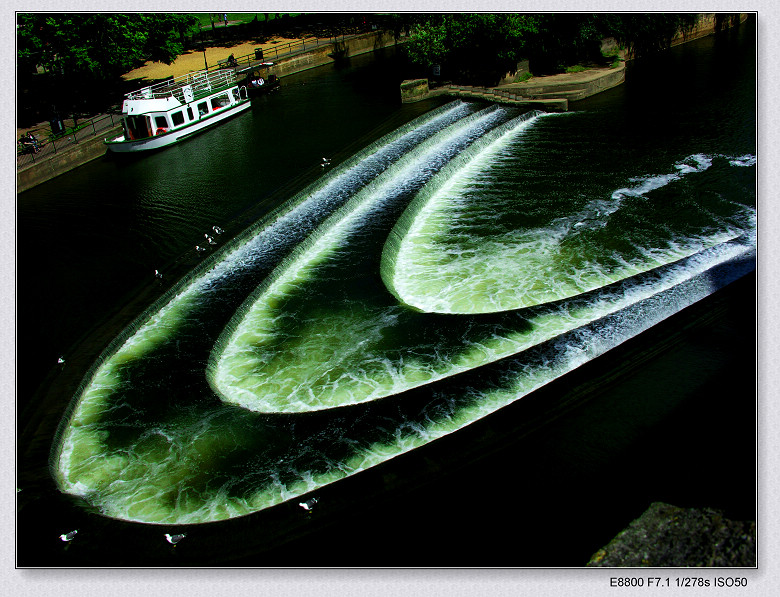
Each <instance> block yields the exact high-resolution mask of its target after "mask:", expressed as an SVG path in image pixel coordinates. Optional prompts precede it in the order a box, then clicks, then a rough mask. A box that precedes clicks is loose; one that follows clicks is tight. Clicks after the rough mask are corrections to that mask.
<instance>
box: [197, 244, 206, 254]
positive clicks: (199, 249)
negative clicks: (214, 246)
mask: <svg viewBox="0 0 780 597" xmlns="http://www.w3.org/2000/svg"><path fill="white" fill-rule="evenodd" d="M195 250H196V251H197V252H198V253H200V252H202V251H205V250H206V247H201V246H200V245H195Z"/></svg>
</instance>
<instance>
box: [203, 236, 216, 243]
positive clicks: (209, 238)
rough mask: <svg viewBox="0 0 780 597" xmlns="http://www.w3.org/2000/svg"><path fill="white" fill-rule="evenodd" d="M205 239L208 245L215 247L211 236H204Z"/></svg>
mask: <svg viewBox="0 0 780 597" xmlns="http://www.w3.org/2000/svg"><path fill="white" fill-rule="evenodd" d="M204 236H205V237H206V240H207V241H208V243H209V244H210V245H216V244H217V241H215V240H214V237H213V236H209V235H208V234H206V235H204Z"/></svg>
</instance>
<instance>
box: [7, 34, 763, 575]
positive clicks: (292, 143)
mask: <svg viewBox="0 0 780 597" xmlns="http://www.w3.org/2000/svg"><path fill="white" fill-rule="evenodd" d="M402 68H403V67H402V61H401V60H400V59H399V57H398V56H397V55H396V53H395V52H393V51H388V52H384V53H381V54H376V55H372V56H365V57H359V58H354V59H352V60H351V61H350V62H349V63H347V64H343V65H340V66H338V67H323V68H319V69H316V70H314V71H310V72H308V73H303V74H300V75H295V76H290V77H286V78H285V79H284V81H283V87H282V90H281V92H279V93H276V94H273V95H270V96H267V97H264V98H261V100H260V101H257V102H256V103H255V104H254V105H253V107H252V109H251V111H250V112H248V113H245V114H243V115H241V116H238V117H236V118H234V119H233V120H231V121H229V122H228V123H226V124H224V125H221V126H220V127H219V128H218V129H215V130H213V131H209V132H206V133H204V134H202V135H200V136H198V137H197V138H194V139H192V140H189V141H187V142H185V143H182V144H181V145H178V146H174V147H171V148H168V149H166V150H164V151H161V152H159V153H155V154H151V155H143V156H130V157H129V159H128V158H127V156H120V157H121V158H122V159H118V157H115V156H106V157H105V158H103V159H100V160H96V161H94V162H92V163H90V164H88V165H85V166H83V167H81V168H78V169H77V170H74V171H73V172H71V173H68V174H66V175H64V176H60V177H58V178H57V179H55V180H52V181H50V182H48V183H46V184H43V185H41V186H39V187H36V188H34V189H32V190H30V191H27V192H25V193H23V194H21V195H20V196H19V198H18V207H17V224H18V237H17V272H18V274H17V296H18V304H17V329H18V334H17V338H18V341H17V359H18V367H17V372H18V379H17V429H18V442H19V449H18V455H19V459H18V479H17V485H18V488H19V492H18V493H17V501H18V507H19V514H18V524H19V528H20V529H21V530H22V531H23V532H22V534H21V538H20V541H19V548H18V556H19V557H18V561H19V564H20V565H23V566H49V565H56V566H71V565H99V566H105V565H108V566H112V565H119V566H125V565H155V566H156V565H162V566H167V565H225V564H233V565H249V566H301V565H303V566H399V565H401V566H581V565H584V563H585V562H587V560H588V559H589V557H590V555H591V554H592V553H594V552H595V551H596V550H597V549H598V548H599V547H601V546H602V545H604V544H605V543H606V542H608V541H609V539H610V538H611V537H612V536H614V535H615V534H616V533H617V532H618V531H619V530H620V529H621V528H623V527H624V526H625V525H626V524H627V523H628V522H630V521H631V520H632V519H633V518H636V517H637V516H638V515H639V514H641V512H642V511H643V510H644V509H645V508H646V507H647V506H648V505H649V504H650V503H651V502H652V501H657V500H663V501H667V502H670V503H674V504H676V505H681V506H709V507H717V508H721V509H724V510H725V511H726V512H727V515H728V516H731V517H734V518H740V519H754V518H755V481H756V480H755V450H754V446H755V379H754V367H755V357H754V342H755V305H754V301H755V286H754V285H755V277H754V274H753V271H754V269H755V244H756V200H755V180H756V172H755V170H756V138H755V126H756V120H755V28H754V26H753V25H752V24H749V25H744V26H741V27H739V28H738V29H736V30H735V31H731V32H728V33H726V34H723V35H720V36H716V37H710V38H706V39H703V40H699V41H696V42H692V43H689V44H685V45H683V46H680V47H678V48H674V49H672V50H671V51H669V52H666V53H664V54H663V55H660V56H658V57H655V58H652V59H647V60H644V61H640V62H637V63H635V64H631V65H630V66H629V68H628V70H627V77H626V82H625V84H624V85H621V86H620V87H618V88H616V89H613V90H610V91H608V92H605V93H602V94H600V95H599V96H596V97H594V98H590V99H589V100H585V101H582V102H578V103H576V104H573V105H572V106H571V109H570V111H569V112H568V113H565V114H543V113H540V112H528V111H521V110H519V109H517V108H513V107H502V106H496V105H489V104H479V103H470V102H462V101H459V100H452V99H445V98H441V99H437V100H435V101H429V102H422V103H417V104H411V105H401V104H400V103H399V91H398V83H399V81H400V80H401V79H402V77H403V75H402ZM723 73H728V77H725V78H724V76H723ZM659 83H660V84H659ZM323 158H327V159H328V160H329V162H328V163H326V164H324V165H323V163H322V160H323ZM209 239H210V240H209ZM155 270H158V271H160V272H162V275H163V277H162V279H159V278H157V277H155ZM58 358H62V359H63V360H64V363H58V362H57V360H58ZM312 498H314V499H316V502H314V501H309V500H311V499H312ZM303 502H307V503H308V505H307V508H304V507H301V505H300V504H301V503H303ZM76 528H77V529H78V531H79V532H78V534H77V538H76V539H75V540H74V541H72V542H70V543H63V542H61V541H59V539H58V536H59V534H60V533H64V532H67V531H70V530H73V529H76ZM166 532H168V533H186V535H187V536H186V537H185V539H184V540H183V541H182V542H181V543H180V544H179V545H177V546H176V547H175V548H173V547H171V545H169V544H168V543H167V542H166V541H165V538H164V533H166ZM33 536H34V537H36V539H35V540H33V539H32V537H33Z"/></svg>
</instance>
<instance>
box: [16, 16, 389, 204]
mask: <svg viewBox="0 0 780 597" xmlns="http://www.w3.org/2000/svg"><path fill="white" fill-rule="evenodd" d="M400 41H402V40H396V39H395V38H394V36H393V34H392V33H390V32H387V31H375V32H370V33H356V34H352V35H339V36H338V37H331V38H318V37H304V38H298V39H288V38H282V37H274V38H271V39H269V40H267V41H265V42H263V43H258V42H252V41H247V42H243V43H231V44H226V45H224V46H214V47H208V48H205V49H203V50H200V51H191V52H188V53H186V54H183V55H182V56H180V57H179V58H178V59H177V60H176V61H175V62H174V63H173V64H171V65H165V64H162V63H147V64H146V65H144V66H142V67H140V68H138V69H136V70H134V71H132V72H130V73H128V74H126V75H125V76H124V77H123V79H124V80H125V81H126V82H128V83H133V84H135V88H141V87H144V86H147V85H149V84H150V83H151V82H153V81H156V80H161V79H165V78H168V77H176V76H179V75H183V74H186V73H188V72H191V71H194V70H198V69H201V70H202V69H203V67H204V66H206V67H209V69H212V68H219V67H221V66H222V63H224V62H225V61H226V59H227V58H228V57H229V56H230V55H233V56H234V57H235V58H236V59H237V60H238V63H239V67H238V68H239V69H242V68H247V67H254V66H256V65H259V64H260V63H263V62H265V63H268V62H269V61H270V62H272V63H273V65H272V66H270V67H269V69H268V72H269V74H274V75H276V76H277V77H279V78H282V77H284V76H287V75H292V74H295V73H299V72H303V71H305V70H309V69H311V68H317V67H319V66H324V65H326V64H331V63H333V62H336V61H338V60H341V59H343V58H348V57H351V56H358V55H361V54H365V53H368V52H373V51H375V50H379V49H382V48H386V47H389V46H392V45H395V44H396V43H400ZM258 50H262V53H258ZM54 125H55V123H53V122H43V123H40V124H37V125H34V126H31V127H26V128H23V129H17V138H19V137H20V136H21V135H22V134H25V133H27V132H31V133H33V134H34V135H35V136H36V137H37V138H38V140H39V141H40V147H39V149H38V151H37V152H34V153H33V152H31V151H27V152H17V158H16V192H17V193H21V192H23V191H26V190H28V189H31V188H33V187H35V186H37V185H39V184H41V183H43V182H46V181H48V180H51V179H52V178H55V177H57V176H59V175H61V174H65V173H66V172H69V171H71V170H73V169H74V168H77V167H79V166H81V165H83V164H86V163H88V162H90V161H92V160H94V159H97V158H99V157H101V156H103V155H105V153H106V147H105V144H104V140H105V139H106V138H112V137H115V136H116V135H118V134H120V132H121V130H122V127H121V105H117V106H113V107H112V108H109V109H107V110H105V111H104V112H103V113H100V114H97V115H94V116H91V117H90V118H85V119H81V118H80V119H78V121H77V122H75V121H74V120H73V119H72V118H71V119H63V120H61V121H60V122H59V123H58V125H57V130H58V134H54V130H55V126H54Z"/></svg>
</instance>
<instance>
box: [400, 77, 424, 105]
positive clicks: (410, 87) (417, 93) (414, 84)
mask: <svg viewBox="0 0 780 597" xmlns="http://www.w3.org/2000/svg"><path fill="white" fill-rule="evenodd" d="M429 91H430V90H429V89H428V79H407V80H406V81H404V82H403V83H401V103H404V104H409V103H412V102H417V101H420V100H423V99H425V98H427V97H428V93H429Z"/></svg>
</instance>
